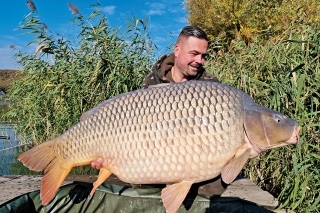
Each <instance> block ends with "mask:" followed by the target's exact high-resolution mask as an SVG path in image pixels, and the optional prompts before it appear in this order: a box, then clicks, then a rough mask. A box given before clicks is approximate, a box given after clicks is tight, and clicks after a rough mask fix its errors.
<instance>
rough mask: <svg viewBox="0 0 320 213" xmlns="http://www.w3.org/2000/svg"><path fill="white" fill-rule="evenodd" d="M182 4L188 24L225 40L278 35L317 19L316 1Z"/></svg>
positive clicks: (244, 0) (246, 0)
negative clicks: (186, 13) (292, 26)
mask: <svg viewBox="0 0 320 213" xmlns="http://www.w3.org/2000/svg"><path fill="white" fill-rule="evenodd" d="M185 6H186V9H187V12H188V20H189V23H190V24H191V25H196V26H199V27H201V28H203V30H205V31H206V32H207V33H208V36H209V38H210V39H211V40H215V39H222V40H224V41H226V42H227V43H229V42H230V41H231V40H232V39H234V38H242V39H244V40H245V41H246V42H247V43H248V42H251V41H252V40H253V39H254V38H257V36H258V37H259V38H260V39H262V40H268V39H269V38H277V36H279V35H280V34H281V33H282V32H283V31H285V30H286V29H287V28H288V27H289V26H290V25H295V26H301V25H305V24H312V23H317V22H319V21H320V14H319V13H320V12H319V11H320V4H319V3H318V0H305V1H300V0H269V1H251V0H186V2H185Z"/></svg>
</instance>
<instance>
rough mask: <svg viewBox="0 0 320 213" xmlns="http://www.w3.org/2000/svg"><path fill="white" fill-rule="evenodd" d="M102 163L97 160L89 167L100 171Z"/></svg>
mask: <svg viewBox="0 0 320 213" xmlns="http://www.w3.org/2000/svg"><path fill="white" fill-rule="evenodd" d="M102 163H103V160H102V158H98V159H97V160H95V161H92V162H91V167H92V168H94V169H101V168H102V167H103V165H102Z"/></svg>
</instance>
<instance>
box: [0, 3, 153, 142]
mask: <svg viewBox="0 0 320 213" xmlns="http://www.w3.org/2000/svg"><path fill="white" fill-rule="evenodd" d="M28 3H29V7H30V9H31V11H30V13H29V14H27V15H26V17H25V19H24V20H23V22H22V23H21V25H20V29H21V30H25V31H27V33H30V34H35V35H36V38H35V39H34V40H33V41H32V42H31V43H35V44H37V49H36V52H37V54H27V53H23V52H20V51H19V52H18V53H17V54H16V55H15V57H16V59H17V61H18V63H19V64H21V65H22V66H23V69H22V70H21V76H22V78H21V79H19V80H17V81H15V82H14V84H13V85H12V88H11V90H10V93H9V98H10V102H11V103H12V105H11V110H10V111H9V113H7V115H6V118H5V119H6V120H7V121H10V122H12V123H15V124H19V125H18V126H17V128H18V132H20V133H21V134H24V135H28V136H31V137H32V141H34V143H35V144H37V143H40V142H43V141H45V140H46V139H48V138H50V137H54V136H56V135H59V134H61V133H62V132H63V131H65V130H66V129H67V128H68V127H70V126H72V125H73V124H75V123H77V122H78V119H79V117H80V115H81V114H82V113H83V112H85V111H87V110H88V109H90V108H92V107H93V106H95V105H96V104H98V103H100V102H101V101H103V100H105V99H108V98H110V97H112V96H114V95H117V94H119V93H124V92H128V91H131V90H134V89H137V88H139V87H140V84H141V82H142V78H143V77H144V75H145V74H146V73H148V72H149V70H150V67H151V63H152V61H153V60H152V59H153V58H152V57H153V49H152V46H150V45H149V43H148V40H150V39H149V36H148V32H147V28H146V25H147V20H144V21H142V20H136V19H135V18H134V17H133V19H132V20H131V21H130V22H128V28H127V29H126V31H125V32H124V33H123V34H120V33H119V30H118V29H114V28H111V27H110V26H108V24H107V20H106V18H105V17H104V16H101V15H100V11H99V9H97V10H95V12H93V13H92V14H91V15H90V16H89V18H85V17H84V16H83V15H82V14H81V13H80V11H79V10H78V9H77V8H76V6H75V5H73V4H71V3H70V4H69V7H70V9H71V11H72V12H73V14H74V15H75V18H74V19H73V24H74V25H76V26H77V27H76V29H78V31H79V35H78V37H77V40H76V41H72V40H70V39H67V38H64V37H62V36H59V35H53V34H52V33H50V31H49V30H48V29H47V28H46V25H45V24H44V23H42V22H41V20H40V18H39V17H38V13H37V10H36V7H35V5H34V4H33V2H32V1H28ZM31 3H32V4H31ZM97 6H99V5H93V6H92V7H97Z"/></svg>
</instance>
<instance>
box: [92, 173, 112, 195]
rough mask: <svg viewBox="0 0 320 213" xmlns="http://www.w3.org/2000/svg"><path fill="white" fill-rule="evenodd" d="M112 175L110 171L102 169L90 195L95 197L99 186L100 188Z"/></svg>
mask: <svg viewBox="0 0 320 213" xmlns="http://www.w3.org/2000/svg"><path fill="white" fill-rule="evenodd" d="M111 174H112V172H110V171H109V170H107V169H106V168H104V167H102V168H101V169H100V172H99V175H98V179H97V180H96V181H95V182H94V183H93V188H92V190H91V192H90V195H93V193H94V192H95V191H96V189H97V188H98V186H100V185H101V184H102V183H103V182H104V181H105V180H107V178H108V177H109V176H110V175H111Z"/></svg>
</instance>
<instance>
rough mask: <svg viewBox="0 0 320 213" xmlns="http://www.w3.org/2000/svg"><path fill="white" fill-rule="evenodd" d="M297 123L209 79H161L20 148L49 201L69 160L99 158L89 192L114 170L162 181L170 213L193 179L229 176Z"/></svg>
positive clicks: (290, 133)
mask: <svg viewBox="0 0 320 213" xmlns="http://www.w3.org/2000/svg"><path fill="white" fill-rule="evenodd" d="M299 129H300V127H299V125H298V123H297V122H295V121H293V120H291V119H290V118H288V117H286V116H284V115H282V114H280V113H278V112H276V111H273V110H270V109H268V108H265V107H262V106H260V105H257V104H255V103H254V102H253V99H252V98H251V97H250V96H249V95H247V94H245V93H244V92H242V91H240V90H238V89H235V88H233V87H230V86H227V85H224V84H220V83H213V82H209V81H188V82H184V83H175V84H163V85H158V86H152V87H149V88H145V89H140V90H136V91H132V92H129V93H125V94H121V95H118V96H116V97H114V98H111V99H109V100H106V101H104V102H102V103H101V104H99V105H98V106H97V107H95V108H93V109H91V110H89V111H88V112H86V113H84V114H83V115H82V117H81V118H80V122H79V123H77V124H76V125H74V126H73V127H71V128H70V129H69V130H67V131H66V132H65V133H63V134H62V135H60V136H58V137H56V138H54V139H52V140H48V141H46V142H44V143H42V144H40V145H38V146H35V147H34V148H32V149H30V150H28V151H26V152H24V153H22V154H21V155H20V156H19V157H18V159H19V160H20V161H21V162H22V163H23V164H24V165H25V166H27V167H28V168H30V169H32V170H35V171H44V176H43V178H42V182H41V193H40V196H41V200H42V204H43V205H46V204H48V203H49V202H50V201H51V199H52V198H53V197H54V195H55V193H56V192H57V190H58V188H59V187H60V185H61V184H62V182H63V181H64V179H65V177H66V176H67V175H68V173H69V172H70V170H71V169H72V168H73V167H75V166H81V165H88V164H90V163H91V162H93V161H96V160H97V159H98V158H101V159H103V163H102V165H103V167H102V168H101V169H100V173H99V175H98V179H97V180H96V182H95V183H94V187H93V189H92V191H91V194H92V193H94V191H95V189H96V188H97V187H98V186H99V185H100V184H101V183H102V182H104V181H105V180H106V179H107V178H108V177H109V176H110V175H111V174H112V173H113V174H115V175H116V176H117V177H118V178H119V179H120V180H122V181H124V182H128V183H132V184H153V183H164V184H167V187H165V188H164V189H163V190H162V192H161V198H162V201H163V204H164V206H165V208H166V210H167V212H176V211H177V210H178V208H179V207H180V205H181V203H182V202H183V200H184V198H185V197H186V195H187V193H188V191H189V189H190V187H191V185H192V184H193V183H196V182H200V181H205V180H209V179H212V178H214V177H216V176H218V175H220V174H221V177H222V180H223V181H224V182H226V183H230V182H232V181H233V180H234V179H235V178H236V177H237V175H238V174H239V172H240V171H241V169H242V168H243V166H244V165H245V164H246V162H247V160H248V159H249V158H252V157H255V156H257V155H258V154H259V153H261V152H262V151H265V150H267V149H270V148H275V147H280V146H284V145H287V144H295V143H297V142H298V140H299V136H298V133H299Z"/></svg>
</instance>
